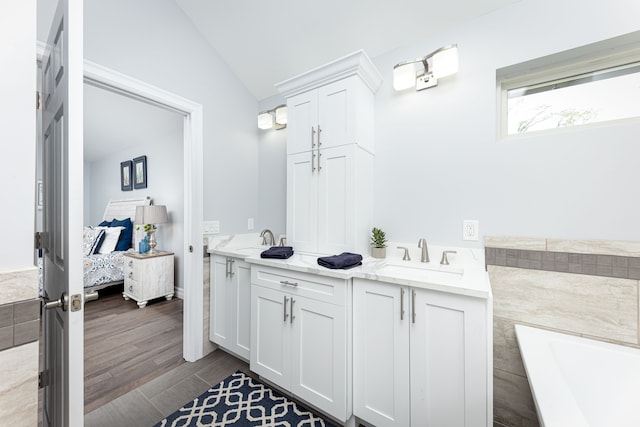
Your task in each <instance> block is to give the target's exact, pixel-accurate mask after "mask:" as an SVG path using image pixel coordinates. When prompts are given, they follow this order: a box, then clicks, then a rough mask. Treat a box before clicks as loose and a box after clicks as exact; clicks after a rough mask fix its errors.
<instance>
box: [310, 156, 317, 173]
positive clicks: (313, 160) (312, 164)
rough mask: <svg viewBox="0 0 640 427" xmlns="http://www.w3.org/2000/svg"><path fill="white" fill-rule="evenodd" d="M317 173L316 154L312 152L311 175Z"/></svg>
mask: <svg viewBox="0 0 640 427" xmlns="http://www.w3.org/2000/svg"><path fill="white" fill-rule="evenodd" d="M315 171H316V153H315V152H314V151H312V152H311V173H313V172H315Z"/></svg>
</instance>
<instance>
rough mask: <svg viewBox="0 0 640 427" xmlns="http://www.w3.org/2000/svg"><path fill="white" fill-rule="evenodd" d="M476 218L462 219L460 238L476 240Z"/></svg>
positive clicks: (477, 225)
mask: <svg viewBox="0 0 640 427" xmlns="http://www.w3.org/2000/svg"><path fill="white" fill-rule="evenodd" d="M478 227H479V224H478V220H477V219H465V220H464V221H462V240H478V234H479V233H478Z"/></svg>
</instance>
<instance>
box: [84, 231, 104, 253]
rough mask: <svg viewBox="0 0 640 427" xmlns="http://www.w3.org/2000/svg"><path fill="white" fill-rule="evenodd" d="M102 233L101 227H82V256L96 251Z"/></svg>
mask: <svg viewBox="0 0 640 427" xmlns="http://www.w3.org/2000/svg"><path fill="white" fill-rule="evenodd" d="M103 234H104V230H103V229H102V228H93V227H84V229H83V231H82V253H83V255H84V256H89V255H91V254H93V253H94V252H95V251H96V247H97V246H98V245H99V244H100V238H101V237H102V235H103Z"/></svg>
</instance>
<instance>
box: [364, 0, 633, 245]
mask: <svg viewBox="0 0 640 427" xmlns="http://www.w3.org/2000/svg"><path fill="white" fill-rule="evenodd" d="M639 18H640V3H638V2H637V1H634V0H624V1H617V2H614V3H607V4H605V3H603V2H602V1H599V0H586V1H582V2H580V7H576V2H574V1H570V0H562V1H557V0H543V1H539V0H526V1H521V2H518V3H515V4H514V5H512V6H509V7H507V8H505V9H502V10H499V11H497V12H494V13H491V14H489V15H485V16H483V17H481V18H479V19H477V20H475V21H473V22H470V23H468V24H466V25H463V26H460V27H458V28H453V29H450V30H448V31H443V32H440V33H438V34H436V35H434V36H433V37H430V38H429V39H428V40H420V41H417V42H416V43H415V44H413V45H411V46H407V47H404V48H402V49H398V50H396V51H393V52H390V53H388V54H385V55H382V56H380V57H377V58H375V59H374V62H375V64H376V65H377V66H378V67H379V69H380V71H381V72H382V74H383V76H384V78H385V82H384V83H383V85H382V87H381V88H380V90H379V92H378V94H377V96H376V169H375V170H376V179H375V210H374V218H375V223H376V225H377V226H378V227H382V228H383V229H385V230H386V231H387V235H388V236H389V237H390V239H391V240H396V241H409V242H411V241H414V240H415V241H416V242H417V240H418V238H420V237H423V236H424V237H426V238H427V239H428V240H429V241H430V242H431V243H434V244H443V245H446V244H456V245H464V243H463V242H462V240H461V233H462V220H463V219H478V220H480V233H481V234H482V235H486V234H491V235H529V236H553V237H563V238H564V237H566V238H584V239H589V238H594V239H626V240H639V239H640V227H637V226H634V224H635V223H636V217H637V212H638V208H640V202H639V199H638V197H637V194H635V192H633V191H630V188H634V187H635V186H636V183H637V182H640V168H639V167H638V162H637V159H638V153H640V146H639V145H638V135H639V134H640V124H639V123H634V124H625V125H616V126H608V127H601V128H597V129H590V130H576V131H574V132H570V133H563V134H557V135H546V136H530V137H528V138H524V139H521V140H518V141H505V140H497V139H496V69H498V68H501V67H504V66H508V65H511V64H515V63H519V62H523V61H527V60H530V59H534V58H537V57H540V56H545V55H549V54H553V53H556V52H560V51H564V50H568V49H571V48H575V47H579V46H582V45H585V44H589V43H593V42H596V41H599V40H603V39H607V38H611V37H614V36H617V35H621V34H625V33H628V32H632V31H636V30H639V29H640V19H639ZM450 43H458V47H459V54H460V72H459V73H458V74H457V75H456V76H454V77H452V78H450V79H444V80H441V84H440V85H439V86H438V87H436V88H433V89H429V90H426V91H422V92H415V91H408V92H395V91H394V90H393V88H392V69H393V65H394V64H396V63H398V62H401V61H403V60H406V59H409V58H415V57H419V56H421V55H425V54H427V53H428V52H430V51H432V50H434V49H436V48H438V47H440V46H443V45H447V44H450ZM477 244H478V245H481V244H482V242H478V243H477Z"/></svg>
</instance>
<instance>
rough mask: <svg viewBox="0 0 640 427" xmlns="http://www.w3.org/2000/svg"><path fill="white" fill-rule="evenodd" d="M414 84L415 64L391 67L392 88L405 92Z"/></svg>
mask: <svg viewBox="0 0 640 427" xmlns="http://www.w3.org/2000/svg"><path fill="white" fill-rule="evenodd" d="M415 84H416V64H415V63H413V62H411V63H409V64H404V65H396V66H395V67H393V88H394V89H395V90H405V89H409V88H410V87H413V86H414V85H415Z"/></svg>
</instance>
